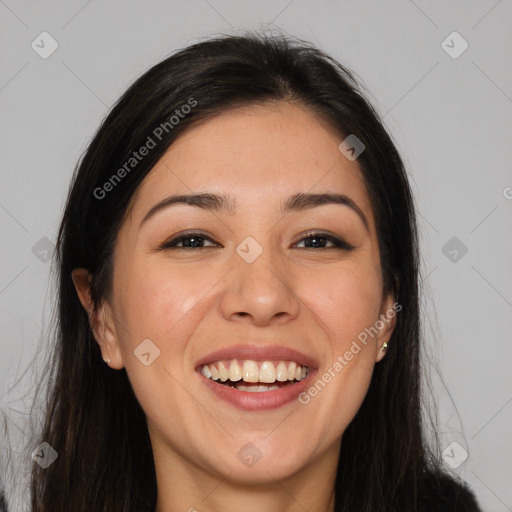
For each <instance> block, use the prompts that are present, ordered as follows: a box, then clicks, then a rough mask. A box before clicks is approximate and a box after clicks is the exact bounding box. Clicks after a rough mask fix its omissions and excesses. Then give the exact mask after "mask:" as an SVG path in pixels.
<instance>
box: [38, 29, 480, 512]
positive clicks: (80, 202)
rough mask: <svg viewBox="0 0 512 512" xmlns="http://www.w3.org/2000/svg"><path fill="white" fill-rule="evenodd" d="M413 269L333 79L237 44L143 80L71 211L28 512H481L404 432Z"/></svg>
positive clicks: (388, 199)
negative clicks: (41, 451) (48, 451)
mask: <svg viewBox="0 0 512 512" xmlns="http://www.w3.org/2000/svg"><path fill="white" fill-rule="evenodd" d="M417 251H418V246H417V233H416V220H415V214H414V206H413V200H412V197H411V192H410V189H409V186H408V182H407V179H406V174H405V172H404V168H403V164H402V161H401V159H400V156H399V155H398V153H397V150H396V149H395V146H394V145H393V143H392V141H391V139H390V137H389V136H388V134H387V133H386V131H385V129H384V128H383V126H382V124H381V122H380V121H379V119H378V116H377V114H376V112H375V111H374V109H373V108H372V107H371V106H370V105H369V103H368V102H367V100H366V99H365V98H364V97H363V95H362V93H361V92H360V90H359V87H358V84H357V82H356V80H355V79H354V77H353V75H352V74H351V73H350V72H349V71H348V70H346V69H345V68H343V67H342V66H341V65H340V64H338V63H337V62H336V61H334V60H333V59H332V58H330V57H329V56H327V55H325V54H324V53H322V52H321V51H319V50H317V49H315V48H314V47H311V46H310V45H308V44H306V43H302V42H299V41H295V40H292V39H289V38H288V39H287V38H284V37H274V38H271V37H265V36H258V35H252V34H249V35H247V36H243V37H242V36H223V37H219V38H217V39H212V40H209V41H205V42H201V43H199V44H195V45H193V46H190V47H188V48H185V49H183V50H181V51H179V52H177V53H176V54H174V55H172V56H171V57H169V58H167V59H166V60H164V61H163V62H161V63H159V64H158V65H156V66H154V67H153V68H151V69H150V70H149V71H148V72H146V73H145V74H144V75H143V76H142V77H141V78H139V79H138V80H137V81H136V82H135V83H134V84H133V85H132V86H131V87H130V88H129V89H128V91H127V92H126V93H125V94H124V95H123V96H122V97H121V99H120V100H119V101H118V102H117V104H116V105H115V106H114V107H113V109H112V112H111V113H110V114H109V115H108V117H107V118H106V119H105V121H104V122H103V124H102V126H101V128H100V129H99V131H98V133H97V134H96V135H95V137H94V138H93V140H92V142H91V144H90V146H89V148H88V149H87V151H86V153H85V155H84V156H83V158H82V160H81V162H80V164H79V166H78V168H77V170H76V173H75V175H74V178H73V183H72V185H71V189H70V192H69V196H68V200H67V205H66V209H65V213H64V217H63V220H62V224H61V228H60V231H59V236H58V259H57V264H58V273H59V311H58V319H59V337H58V344H57V347H56V351H55V361H54V363H53V367H54V369H55V377H54V381H53V385H52V387H51V390H50V391H51V392H50V394H49V397H48V413H47V419H46V426H45V428H44V431H43V432H42V435H41V437H40V441H41V442H43V441H44V442H47V443H48V444H49V445H50V446H51V447H52V448H53V449H54V450H55V452H56V453H58V458H57V459H56V460H55V461H54V462H53V463H52V464H50V465H49V466H48V467H47V468H46V469H43V468H41V467H40V465H34V472H33V479H32V504H33V510H34V511H37V512H43V511H44V512H49V511H52V512H57V511H64V510H73V511H81V510H84V511H85V510H87V511H90V510H94V511H109V512H113V511H152V512H153V511H156V512H163V511H175V510H176V511H178V510H190V511H192V510H198V511H201V510H211V511H217V510H222V511H230V510H234V509H235V508H236V509H237V510H239V509H243V510H248V511H253V510H254V511H256V510H258V511H259V510H267V511H273V510H276V511H277V510H279V511H283V510H285V511H295V510H308V511H313V510H314V511H322V512H326V511H329V512H330V511H351V512H354V511H370V510H371V511H373V512H377V511H387V512H389V511H407V512H410V511H427V510H428V511H429V512H432V511H433V510H440V511H441V510H443V511H444V510H446V511H448V510H450V511H453V510H457V511H462V510H464V511H472V512H474V511H477V510H478V508H477V505H476V502H475V500H474V498H473V496H472V494H471V493H470V492H469V490H468V489H467V488H466V487H465V486H464V485H463V484H462V483H461V482H457V481H456V480H455V479H453V478H451V477H449V476H448V475H446V474H445V473H443V471H442V469H441V464H440V462H439V460H438V458H437V455H436V454H437V453H439V452H438V450H437V449H436V448H435V447H434V449H432V448H429V447H428V446H427V442H426V440H425V434H424V433H423V421H422V417H421V413H420V399H421V389H420V375H419V371H420V370H419V368H420V366H419V364H420V362H419V350H420V319H419V308H418V253H417Z"/></svg>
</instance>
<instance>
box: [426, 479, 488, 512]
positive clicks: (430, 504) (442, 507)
mask: <svg viewBox="0 0 512 512" xmlns="http://www.w3.org/2000/svg"><path fill="white" fill-rule="evenodd" d="M424 475H425V476H424V482H423V492H422V494H421V505H422V506H421V508H422V509H423V510H426V511H428V512H482V509H481V508H480V507H479V506H478V503H477V501H476V498H475V496H474V494H473V493H472V491H471V490H470V489H469V487H468V486H467V484H466V483H464V482H463V481H461V480H458V479H455V478H454V477H451V476H450V475H448V474H447V473H443V472H438V473H432V472H425V474H424Z"/></svg>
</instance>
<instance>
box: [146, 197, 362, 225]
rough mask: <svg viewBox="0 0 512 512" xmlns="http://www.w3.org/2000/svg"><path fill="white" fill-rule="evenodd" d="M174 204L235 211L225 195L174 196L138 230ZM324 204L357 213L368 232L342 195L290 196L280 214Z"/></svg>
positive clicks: (357, 210) (354, 207)
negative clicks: (338, 206)
mask: <svg viewBox="0 0 512 512" xmlns="http://www.w3.org/2000/svg"><path fill="white" fill-rule="evenodd" d="M176 204H188V205H190V206H195V207H197V208H202V209H204V210H210V211H217V212H225V213H227V214H230V215H233V214H234V213H235V210H236V206H235V205H236V201H235V199H234V198H233V197H230V196H226V195H219V194H209V193H201V194H181V195H174V196H170V197H167V198H165V199H163V200H162V201H160V202H158V203H157V204H155V205H154V206H152V207H151V208H150V210H149V211H148V212H147V213H146V215H145V216H144V218H143V219H142V221H141V223H140V225H139V229H140V228H141V227H142V225H143V224H144V223H146V222H147V221H148V220H149V219H150V218H151V217H153V216H154V215H155V214H156V213H157V212H159V211H161V210H163V209H165V208H169V207H170V206H173V205H176ZM326 204H338V205H342V206H348V207H349V208H351V209H352V210H353V211H354V212H355V213H357V215H358V216H359V218H360V219H361V220H362V221H363V224H364V225H365V227H366V230H367V231H370V229H369V224H368V220H367V218H366V217H365V215H364V213H363V211H362V210H361V208H359V206H358V205H357V204H356V203H355V201H353V200H352V199H351V198H350V197H348V196H346V195H343V194H330V193H324V194H305V193H298V194H293V195H292V196H290V197H289V198H288V199H286V200H285V201H283V202H282V203H281V212H282V213H288V212H292V211H302V210H307V209H311V208H315V207H318V206H322V205H326Z"/></svg>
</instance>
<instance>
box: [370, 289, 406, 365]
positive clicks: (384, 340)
mask: <svg viewBox="0 0 512 512" xmlns="http://www.w3.org/2000/svg"><path fill="white" fill-rule="evenodd" d="M400 309H401V308H398V307H397V302H396V301H395V298H394V295H393V294H389V295H388V296H387V297H386V299H385V300H384V301H383V304H382V308H381V313H380V316H379V320H378V321H377V324H378V325H377V327H378V329H379V334H378V336H377V348H378V350H377V354H376V358H375V362H377V363H378V362H379V361H382V359H384V356H385V355H386V352H387V350H388V346H389V340H390V338H391V335H392V334H393V331H394V330H395V326H396V315H397V313H398V311H400Z"/></svg>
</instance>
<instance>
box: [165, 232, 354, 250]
mask: <svg viewBox="0 0 512 512" xmlns="http://www.w3.org/2000/svg"><path fill="white" fill-rule="evenodd" d="M195 235H197V236H198V237H200V238H203V239H205V240H208V241H210V242H213V243H215V244H217V242H216V241H215V240H214V239H213V238H212V237H211V236H209V235H207V234H206V233H203V232H201V231H198V230H192V231H183V232H180V233H176V234H175V235H173V236H172V237H171V238H170V239H168V240H166V241H165V242H163V243H162V244H161V245H160V246H159V249H163V250H165V249H182V250H187V251H197V250H198V249H207V248H208V247H198V248H195V249H194V248H186V247H177V246H176V245H174V244H178V243H179V242H181V241H182V240H183V239H186V238H193V237H194V236H195ZM313 237H317V238H323V239H325V240H328V241H329V242H331V243H332V244H334V247H320V248H316V249H315V248H313V247H305V248H304V249H309V250H313V251H318V250H322V249H323V250H325V249H340V250H346V251H351V250H353V249H355V248H356V247H355V246H353V245H352V244H350V243H348V242H347V241H346V240H345V239H344V238H342V237H340V236H338V235H335V234H333V233H330V232H328V231H322V230H315V229H311V230H308V231H305V232H303V233H300V234H299V235H298V237H297V238H298V239H297V241H296V242H294V245H295V244H297V243H299V242H302V241H303V240H307V239H308V238H313ZM171 244H172V245H171ZM209 247H211V246H209Z"/></svg>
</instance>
